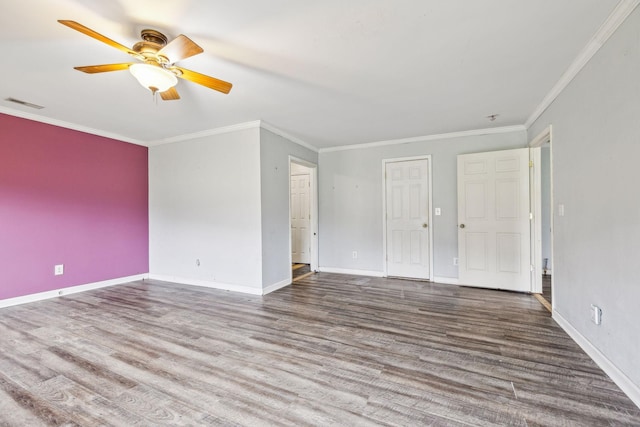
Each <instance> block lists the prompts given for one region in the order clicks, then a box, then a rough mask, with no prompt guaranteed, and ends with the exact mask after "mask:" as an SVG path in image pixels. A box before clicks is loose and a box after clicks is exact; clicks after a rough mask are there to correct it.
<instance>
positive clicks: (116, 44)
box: [58, 19, 139, 57]
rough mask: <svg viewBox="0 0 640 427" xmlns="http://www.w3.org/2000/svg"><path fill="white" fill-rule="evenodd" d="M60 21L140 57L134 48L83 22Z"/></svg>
mask: <svg viewBox="0 0 640 427" xmlns="http://www.w3.org/2000/svg"><path fill="white" fill-rule="evenodd" d="M58 22H59V23H61V24H62V25H66V26H67V27H69V28H73V29H74V30H76V31H79V32H81V33H83V34H86V35H88V36H89V37H93V38H94V39H96V40H99V41H101V42H102V43H106V44H108V45H109V46H111V47H115V48H116V49H119V50H121V51H123V52H126V53H128V54H129V55H133V56H135V57H138V56H139V55H138V54H137V53H136V52H134V51H133V50H131V49H129V48H128V47H126V46H124V45H122V44H120V43H118V42H116V41H113V40H111V39H110V38H108V37H106V36H103V35H102V34H100V33H97V32H95V31H93V30H92V29H91V28H88V27H85V26H84V25H82V24H79V23H77V22H76V21H68V20H64V19H58Z"/></svg>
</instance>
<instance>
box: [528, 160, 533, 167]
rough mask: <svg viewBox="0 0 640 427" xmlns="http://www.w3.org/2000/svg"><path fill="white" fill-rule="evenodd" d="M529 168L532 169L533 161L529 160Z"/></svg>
mask: <svg viewBox="0 0 640 427" xmlns="http://www.w3.org/2000/svg"><path fill="white" fill-rule="evenodd" d="M529 167H530V168H532V167H533V160H529Z"/></svg>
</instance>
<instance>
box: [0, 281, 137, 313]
mask: <svg viewBox="0 0 640 427" xmlns="http://www.w3.org/2000/svg"><path fill="white" fill-rule="evenodd" d="M148 277H149V275H148V274H146V273H145V274H137V275H135V276H127V277H119V278H117V279H111V280H103V281H101V282H94V283H87V284H85V285H77V286H70V287H68V288H60V289H53V290H50V291H45V292H38V293H37V294H30V295H24V296H20V297H15V298H7V299H3V300H0V308H4V307H11V306H12V305H19V304H27V303H30V302H36V301H42V300H45V299H50V298H57V297H60V296H64V295H70V294H77V293H78V292H86V291H90V290H93V289H100V288H106V287H107V286H115V285H122V284H124V283H129V282H135V281H136V280H142V279H146V278H148Z"/></svg>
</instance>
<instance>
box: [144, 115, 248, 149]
mask: <svg viewBox="0 0 640 427" xmlns="http://www.w3.org/2000/svg"><path fill="white" fill-rule="evenodd" d="M258 128H260V120H254V121H251V122H244V123H238V124H235V125H230V126H223V127H219V128H213V129H207V130H203V131H200V132H194V133H187V134H183V135H177V136H172V137H170V138H163V139H157V140H155V141H151V142H150V143H149V146H150V147H153V146H156V145H163V144H172V143H174V142H182V141H189V140H191V139H196V138H203V137H205V136H212V135H221V134H224V133H230V132H238V131H241V130H247V129H258Z"/></svg>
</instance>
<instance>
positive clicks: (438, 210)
mask: <svg viewBox="0 0 640 427" xmlns="http://www.w3.org/2000/svg"><path fill="white" fill-rule="evenodd" d="M441 214H442V211H441V210H440V208H436V216H439V215H441Z"/></svg>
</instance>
